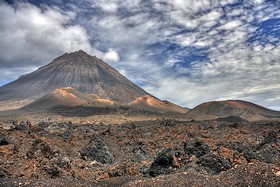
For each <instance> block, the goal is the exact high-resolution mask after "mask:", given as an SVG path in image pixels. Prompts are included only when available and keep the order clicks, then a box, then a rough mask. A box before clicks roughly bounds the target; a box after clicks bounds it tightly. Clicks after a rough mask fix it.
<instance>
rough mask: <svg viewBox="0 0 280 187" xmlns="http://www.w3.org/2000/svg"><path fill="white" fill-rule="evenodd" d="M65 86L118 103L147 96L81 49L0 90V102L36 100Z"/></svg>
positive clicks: (108, 66) (115, 71)
mask: <svg viewBox="0 0 280 187" xmlns="http://www.w3.org/2000/svg"><path fill="white" fill-rule="evenodd" d="M64 87H71V88H73V89H75V90H77V91H79V92H81V93H85V94H96V95H98V96H99V97H101V98H104V99H109V100H112V101H114V102H118V103H120V104H123V103H129V102H131V101H133V100H135V99H136V98H138V97H140V96H143V95H150V94H149V93H147V92H146V91H145V90H143V89H142V88H140V87H139V86H137V85H136V84H134V83H132V82H131V81H130V80H128V79H127V78H126V77H124V76H123V75H121V74H120V73H119V72H118V71H117V70H116V69H114V68H113V67H111V66H110V65H108V64H106V63H105V62H103V61H102V60H100V59H98V58H96V57H95V56H91V55H88V54H87V53H85V52H84V51H81V50H80V51H77V52H73V53H69V54H68V53H66V54H64V55H62V56H60V57H58V58H56V59H54V60H53V61H52V62H51V63H49V64H48V65H46V66H43V67H41V68H39V69H38V70H36V71H34V72H32V73H29V74H27V75H23V76H21V77H19V78H18V79H17V80H15V81H14V82H11V83H9V84H6V85H4V86H2V87H0V101H7V100H23V99H27V98H34V97H35V99H37V98H39V97H42V96H44V95H46V94H48V93H50V92H52V91H54V90H56V89H58V88H64ZM35 99H34V100H35Z"/></svg>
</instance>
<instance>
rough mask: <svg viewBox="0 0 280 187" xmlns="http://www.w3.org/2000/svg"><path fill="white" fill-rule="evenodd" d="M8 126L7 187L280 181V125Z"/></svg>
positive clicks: (0, 170) (1, 152)
mask: <svg viewBox="0 0 280 187" xmlns="http://www.w3.org/2000/svg"><path fill="white" fill-rule="evenodd" d="M5 120H6V119H5ZM0 127H2V128H0V158H1V159H0V184H1V186H280V141H279V139H280V122H275V121H274V122H254V123H252V122H224V121H193V120H192V121H184V120H178V119H177V120H175V119H163V118H159V119H157V120H148V121H128V122H125V121H122V122H121V123H100V122H99V123H89V122H83V123H80V122H77V121H69V122H66V121H63V122H62V121H55V120H49V121H48V120H42V121H39V120H36V121H32V122H30V121H28V120H23V121H21V120H20V119H17V120H14V121H13V120H10V121H7V120H6V121H5V125H0Z"/></svg>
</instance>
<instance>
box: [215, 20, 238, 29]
mask: <svg viewBox="0 0 280 187" xmlns="http://www.w3.org/2000/svg"><path fill="white" fill-rule="evenodd" d="M242 24H243V23H242V21H240V20H232V21H230V22H227V23H225V24H224V25H222V26H221V27H219V29H222V30H232V29H235V28H237V27H239V26H241V25H242Z"/></svg>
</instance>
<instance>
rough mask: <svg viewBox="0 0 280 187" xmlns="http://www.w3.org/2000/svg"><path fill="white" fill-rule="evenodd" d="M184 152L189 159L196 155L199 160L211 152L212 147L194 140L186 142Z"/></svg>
mask: <svg viewBox="0 0 280 187" xmlns="http://www.w3.org/2000/svg"><path fill="white" fill-rule="evenodd" d="M184 151H185V154H186V156H187V157H188V158H189V157H190V156H191V155H195V156H196V157H197V158H199V157H201V156H203V155H205V154H207V153H209V152H210V146H209V145H207V144H206V143H205V142H203V141H201V140H194V141H189V142H185V144H184Z"/></svg>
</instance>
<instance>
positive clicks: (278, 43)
mask: <svg viewBox="0 0 280 187" xmlns="http://www.w3.org/2000/svg"><path fill="white" fill-rule="evenodd" d="M0 38H1V40H0V72H1V73H0V85H3V84H6V83H8V82H11V81H13V80H16V79H17V78H18V77H19V76H20V75H22V74H26V73H29V72H32V71H34V70H36V69H37V68H38V67H40V66H42V65H46V64H48V63H50V62H51V61H52V60H53V59H54V58H56V57H58V56H60V55H62V54H64V53H66V52H68V53H69V52H73V51H77V50H80V49H81V50H84V51H86V52H87V53H89V54H91V55H95V56H97V57H98V58H100V59H102V60H104V61H105V62H107V63H109V64H110V65H112V66H113V67H115V68H116V69H117V70H118V71H119V72H120V73H122V74H123V75H125V76H126V77H128V78H129V79H130V80H131V81H133V82H134V83H136V84H137V85H139V86H141V87H142V88H144V89H145V90H146V91H148V92H149V93H151V94H153V95H155V96H156V97H158V98H160V99H164V100H170V101H172V102H175V103H177V104H179V105H181V106H185V107H190V108H192V107H194V106H196V105H198V104H200V103H203V102H206V101H211V100H226V99H239V100H246V101H250V102H254V103H256V104H259V105H262V106H265V107H268V108H271V109H275V110H280V0H196V1H193V0H81V1H74V0H68V1H64V0H50V1H40V0H29V1H27V0H26V1H24V0H21V1H16V0H9V1H1V0H0Z"/></svg>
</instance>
